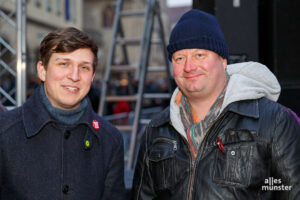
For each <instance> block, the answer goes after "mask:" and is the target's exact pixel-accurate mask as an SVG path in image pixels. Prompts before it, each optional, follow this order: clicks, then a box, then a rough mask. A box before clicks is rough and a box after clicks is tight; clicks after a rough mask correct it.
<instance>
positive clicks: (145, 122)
mask: <svg viewBox="0 0 300 200" xmlns="http://www.w3.org/2000/svg"><path fill="white" fill-rule="evenodd" d="M150 121H151V119H141V120H140V124H142V125H147V124H149V123H150Z"/></svg>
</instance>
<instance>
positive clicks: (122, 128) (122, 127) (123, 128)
mask: <svg viewBox="0 0 300 200" xmlns="http://www.w3.org/2000/svg"><path fill="white" fill-rule="evenodd" d="M116 128H117V129H118V130H119V131H132V129H133V126H131V125H116Z"/></svg>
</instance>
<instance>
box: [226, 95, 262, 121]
mask: <svg viewBox="0 0 300 200" xmlns="http://www.w3.org/2000/svg"><path fill="white" fill-rule="evenodd" d="M258 101H259V99H254V100H242V101H237V102H234V103H231V104H229V105H228V107H227V109H226V108H225V110H224V111H225V112H226V110H227V111H231V112H234V113H237V114H239V115H243V116H246V117H251V118H255V119H258V118H259V107H258Z"/></svg>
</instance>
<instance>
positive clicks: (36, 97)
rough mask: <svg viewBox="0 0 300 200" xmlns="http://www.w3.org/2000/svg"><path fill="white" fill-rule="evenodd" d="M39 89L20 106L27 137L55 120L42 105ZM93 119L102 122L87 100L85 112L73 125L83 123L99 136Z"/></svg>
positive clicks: (100, 123)
mask: <svg viewBox="0 0 300 200" xmlns="http://www.w3.org/2000/svg"><path fill="white" fill-rule="evenodd" d="M39 90H40V89H39V88H37V89H36V90H35V92H34V93H33V94H32V96H31V97H30V98H29V99H28V100H27V101H26V102H25V103H24V105H23V107H22V118H23V122H24V127H25V131H26V136H27V137H28V138H30V137H33V136H35V135H37V134H38V133H39V132H40V131H41V129H43V128H44V127H45V126H46V125H47V124H50V123H53V122H55V120H54V119H53V118H52V117H51V116H50V114H49V113H48V111H47V110H46V108H45V106H44V105H43V103H42V98H41V96H40V93H39ZM93 120H97V122H98V123H99V126H100V127H101V125H102V124H103V123H102V119H100V117H98V116H97V114H96V113H94V111H93V109H92V106H91V104H90V102H89V101H88V105H87V107H86V110H85V112H84V113H83V115H82V117H81V118H80V119H79V121H78V122H77V123H76V125H75V126H77V125H79V124H85V125H86V126H88V127H89V129H90V130H91V132H93V133H94V134H95V135H96V136H97V137H98V138H99V134H100V131H101V128H100V129H98V130H96V129H95V128H94V127H93Z"/></svg>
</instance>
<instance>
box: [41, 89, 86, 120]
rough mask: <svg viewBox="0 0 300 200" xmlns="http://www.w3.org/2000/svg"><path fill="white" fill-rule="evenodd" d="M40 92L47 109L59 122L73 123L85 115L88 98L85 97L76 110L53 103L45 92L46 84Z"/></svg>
mask: <svg viewBox="0 0 300 200" xmlns="http://www.w3.org/2000/svg"><path fill="white" fill-rule="evenodd" d="M40 94H41V96H42V102H43V104H44V105H45V107H46V109H47V111H48V112H49V113H50V115H51V116H52V117H53V118H54V119H55V120H57V121H58V122H61V123H62V124H65V125H72V124H74V123H76V122H77V121H78V120H79V119H80V117H81V116H82V115H83V113H84V110H85V108H86V107H87V104H88V103H87V100H86V99H83V100H82V102H81V104H80V106H79V108H77V109H75V110H61V109H58V108H55V107H53V106H52V105H51V103H50V101H49V99H48V98H47V96H46V94H45V90H44V85H42V86H41V87H40Z"/></svg>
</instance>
